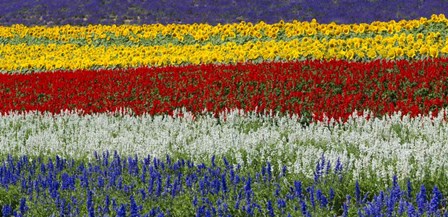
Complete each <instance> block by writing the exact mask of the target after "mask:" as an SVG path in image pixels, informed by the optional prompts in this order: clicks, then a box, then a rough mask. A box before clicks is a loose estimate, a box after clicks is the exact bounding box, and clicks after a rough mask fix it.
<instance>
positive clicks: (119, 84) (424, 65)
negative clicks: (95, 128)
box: [0, 59, 448, 119]
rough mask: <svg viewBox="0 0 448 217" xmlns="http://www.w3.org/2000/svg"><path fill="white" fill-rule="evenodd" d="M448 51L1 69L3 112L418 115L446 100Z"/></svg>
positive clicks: (447, 91) (318, 115)
mask: <svg viewBox="0 0 448 217" xmlns="http://www.w3.org/2000/svg"><path fill="white" fill-rule="evenodd" d="M447 68H448V59H430V60H420V61H413V62H408V61H405V60H401V61H396V62H386V61H380V60H377V61H372V62H368V63H356V62H352V63H350V62H347V61H330V62H320V61H303V62H287V63H281V62H279V63H262V64H249V63H248V64H237V65H221V66H220V65H201V66H185V67H165V68H137V69H123V70H100V71H76V72H75V73H67V72H55V73H37V74H27V75H21V74H12V75H9V74H2V75H0V80H1V81H2V82H1V83H0V112H8V111H31V110H38V111H50V112H54V113H58V112H60V111H61V110H65V109H69V110H73V109H82V110H84V111H85V112H86V113H96V112H106V111H115V110H117V109H120V108H129V109H131V110H132V111H133V112H135V113H136V114H142V113H150V114H161V113H165V114H166V113H172V111H173V110H174V109H176V108H181V107H186V108H187V110H189V111H193V112H195V113H198V112H201V111H203V110H204V109H207V110H208V111H212V112H220V111H223V110H225V109H232V108H242V109H244V110H246V111H254V110H256V109H258V111H264V110H273V111H277V112H281V113H290V114H291V113H293V114H301V115H308V117H309V118H311V114H312V113H314V114H315V115H316V118H318V119H319V118H321V117H322V115H323V114H324V113H325V114H327V115H328V116H330V117H334V118H336V119H339V118H342V119H345V118H347V117H348V116H349V115H350V114H352V113H353V112H354V111H355V110H358V111H363V110H371V111H372V112H374V113H375V115H378V116H380V115H384V114H390V113H392V112H395V111H401V112H403V114H407V113H411V114H412V116H415V115H418V114H427V113H428V112H430V111H437V110H438V109H441V108H445V107H446V106H447V105H448V83H447V82H445V81H446V80H448V74H447V73H448V70H447Z"/></svg>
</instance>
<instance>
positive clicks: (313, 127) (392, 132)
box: [0, 110, 448, 186]
mask: <svg viewBox="0 0 448 217" xmlns="http://www.w3.org/2000/svg"><path fill="white" fill-rule="evenodd" d="M182 114H183V116H184V117H179V115H180V113H177V112H176V115H174V116H167V115H165V116H162V115H157V116H149V115H143V116H132V115H130V114H123V113H114V114H110V113H106V114H95V115H83V114H80V113H75V112H66V113H63V114H59V115H53V114H49V113H45V114H42V113H26V114H18V113H15V114H9V115H4V116H1V118H0V153H2V154H4V153H10V154H13V155H15V156H20V155H27V156H48V155H51V156H53V155H59V156H62V157H67V158H73V159H90V160H91V159H92V158H93V156H92V153H93V152H95V151H96V152H102V151H105V150H116V151H118V153H119V154H120V155H128V154H130V153H132V155H138V156H139V157H144V156H146V155H147V154H151V155H152V156H159V157H160V156H165V155H166V154H169V155H170V156H172V157H173V158H184V159H186V160H191V161H192V162H195V163H200V162H202V161H203V160H204V159H209V158H211V157H212V156H214V155H216V156H226V158H227V159H228V160H229V161H232V162H236V163H238V164H240V165H243V166H250V165H259V164H261V163H262V162H265V161H270V162H272V165H273V169H274V170H281V166H282V165H285V166H287V167H288V171H289V172H290V173H292V174H299V175H301V176H303V177H307V178H312V177H313V173H312V172H311V171H313V169H314V168H315V164H316V161H317V159H318V158H319V157H320V155H321V153H325V155H326V159H328V160H329V161H331V162H332V163H335V162H336V161H337V159H339V160H340V162H342V163H343V164H344V165H345V168H346V170H347V172H349V173H350V174H351V176H352V178H351V180H350V181H354V180H355V179H360V180H363V181H368V182H369V183H371V184H372V186H384V185H386V184H387V182H388V181H389V180H390V179H391V178H392V176H393V175H394V174H396V175H397V178H398V179H399V180H400V181H401V180H403V179H405V178H412V179H413V180H414V181H424V182H428V181H434V182H437V183H438V184H439V186H444V185H443V183H448V180H447V176H446V174H445V173H444V171H445V169H446V168H447V166H448V164H447V162H446V158H447V156H448V151H447V149H446V148H445V145H446V143H447V141H448V133H447V132H448V124H447V121H446V111H445V110H443V111H441V112H440V113H439V114H437V115H434V117H433V116H419V117H415V118H411V117H409V116H403V115H402V114H400V113H397V114H394V115H392V116H388V115H386V116H383V117H381V118H369V117H368V115H365V116H357V114H356V113H355V114H353V117H351V118H350V119H348V120H347V122H346V123H339V122H337V121H335V120H329V119H327V120H324V121H317V122H312V123H306V122H304V121H303V119H302V118H301V117H299V116H297V115H293V116H292V117H287V116H281V115H278V114H277V115H275V114H272V115H269V114H265V115H260V114H257V113H255V112H252V113H248V112H244V111H232V112H228V113H222V114H220V115H216V117H214V114H210V113H208V114H203V115H196V116H193V115H192V114H191V113H187V112H185V111H183V112H182ZM332 166H333V167H334V166H335V165H332Z"/></svg>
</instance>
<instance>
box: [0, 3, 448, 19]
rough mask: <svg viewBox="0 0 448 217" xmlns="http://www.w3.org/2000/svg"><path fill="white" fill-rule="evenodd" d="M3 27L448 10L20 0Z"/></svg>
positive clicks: (413, 14)
mask: <svg viewBox="0 0 448 217" xmlns="http://www.w3.org/2000/svg"><path fill="white" fill-rule="evenodd" d="M0 8H1V9H0V25H12V24H18V23H21V24H24V25H64V24H72V25H87V24H123V23H131V24H152V23H162V24H168V23H209V24H212V25H215V24H217V23H234V22H239V21H242V20H244V21H246V22H253V23H256V22H258V21H264V22H266V23H275V22H278V21H279V20H281V19H283V20H285V21H292V20H301V21H309V20H311V19H313V18H316V19H317V20H318V22H321V23H328V22H332V21H335V22H338V23H359V22H372V21H376V20H378V21H387V20H399V19H418V18H420V17H429V16H430V15H432V14H440V13H445V12H446V11H448V1H447V0H338V1H324V0H315V1H314V0H313V1H305V0H279V1H271V0H244V1H243V0H184V1H177V0H165V1H159V0H127V1H120V0H87V1H86V0H16V1H14V3H11V2H10V1H0Z"/></svg>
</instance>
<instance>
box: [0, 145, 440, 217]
mask: <svg viewBox="0 0 448 217" xmlns="http://www.w3.org/2000/svg"><path fill="white" fill-rule="evenodd" d="M215 160H216V159H215V157H213V158H212V159H211V163H210V165H206V164H204V163H202V164H197V165H195V164H194V163H192V162H190V161H185V160H177V161H174V160H172V159H171V158H170V157H169V156H167V158H166V160H160V159H157V158H151V157H149V156H148V157H147V158H144V159H143V160H139V159H138V158H137V157H129V158H127V160H126V159H125V158H121V157H120V156H119V155H117V154H116V153H115V154H114V155H113V156H112V157H109V155H108V153H107V152H106V153H104V154H103V156H102V157H100V156H98V155H96V159H94V160H93V161H91V162H88V163H86V162H78V161H75V160H73V159H71V160H69V159H61V158H59V157H56V158H48V159H41V158H39V159H38V160H30V159H29V158H28V157H26V156H24V157H21V158H19V159H17V158H12V157H11V156H9V157H8V158H6V159H2V162H3V163H2V165H1V166H0V198H2V200H0V208H1V210H0V211H1V215H2V216H11V215H13V216H36V215H43V216H50V215H51V216H53V215H60V216H85V215H88V216H90V217H93V216H110V215H116V216H135V217H137V216H179V214H182V215H196V216H234V215H239V216H241V215H242V216H261V215H263V216H297V215H303V216H330V215H331V216H332V215H337V216H341V215H342V216H348V215H350V216H351V215H353V214H349V213H356V212H357V215H358V216H386V215H387V216H403V215H407V216H422V215H423V214H427V215H431V216H448V212H446V211H445V210H444V209H442V207H446V200H445V199H444V197H443V194H442V192H441V191H440V190H439V189H438V188H437V187H436V186H435V187H433V189H432V191H431V192H427V190H426V188H425V186H424V185H422V186H421V187H420V189H419V191H418V192H417V191H415V192H414V190H413V187H412V185H411V182H410V181H408V182H407V184H406V187H405V188H404V189H402V188H401V187H400V185H399V183H398V180H397V178H396V177H393V180H392V185H391V187H390V188H388V189H386V190H385V191H377V193H376V194H375V193H373V192H372V191H370V190H372V189H366V188H363V185H361V184H359V183H358V182H357V181H356V183H350V182H347V179H346V178H345V176H346V174H345V173H346V172H345V171H344V170H343V166H342V164H341V163H340V162H339V161H338V162H336V164H335V165H334V168H333V166H332V164H331V163H330V162H328V161H326V160H325V157H324V156H322V158H321V159H320V160H319V161H318V163H317V165H316V170H315V177H314V180H308V181H307V180H305V181H303V180H302V181H299V180H295V181H294V179H291V177H292V176H291V175H288V173H287V168H286V167H283V169H282V170H280V171H278V172H272V170H273V165H271V164H270V163H266V164H264V165H263V166H261V169H260V168H252V169H249V170H247V169H248V168H242V167H240V166H239V165H238V166H232V165H231V164H230V163H229V162H228V161H227V160H226V158H222V162H221V161H220V162H217V161H215ZM307 186H308V187H307ZM351 192H354V193H353V194H352V195H353V196H354V197H353V198H352V196H350V194H351ZM369 192H371V193H369ZM378 192H379V193H378ZM42 210H43V211H44V212H45V213H42V212H41V211H42Z"/></svg>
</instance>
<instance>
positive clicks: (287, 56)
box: [0, 14, 448, 72]
mask: <svg viewBox="0 0 448 217" xmlns="http://www.w3.org/2000/svg"><path fill="white" fill-rule="evenodd" d="M447 22H448V21H447V19H446V18H445V16H444V15H443V14H440V15H433V16H432V17H431V19H429V20H428V19H426V18H422V19H420V20H412V21H400V22H398V23H396V22H388V23H386V22H374V23H372V24H356V25H336V24H334V23H332V24H328V25H327V24H318V23H317V22H315V21H312V22H292V23H284V22H279V23H276V24H273V25H268V24H265V23H263V22H261V23H258V24H255V25H253V24H251V23H241V24H233V25H230V24H226V25H218V26H210V25H203V24H200V25H197V24H193V25H167V26H161V25H153V26H128V25H125V26H101V25H99V26H88V27H72V26H64V27H52V28H47V27H30V28H29V27H24V26H20V25H19V26H13V27H4V28H3V29H4V30H5V31H2V32H3V33H2V34H3V35H2V37H0V40H3V43H1V44H0V57H1V58H0V70H1V71H3V72H13V71H14V72H17V71H19V72H30V71H47V70H57V69H64V70H75V69H98V68H117V67H118V68H121V67H139V66H167V65H188V64H195V65H198V64H209V63H241V62H257V63H258V62H262V61H291V60H306V59H316V60H330V59H343V60H349V61H368V60H375V59H380V58H381V59H388V60H396V59H407V60H412V59H424V58H438V57H441V56H443V57H444V56H446V55H447V54H448V44H447V43H446V40H445V39H446V36H447V34H448V32H447V31H446V29H447V28H446V25H447Z"/></svg>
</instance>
